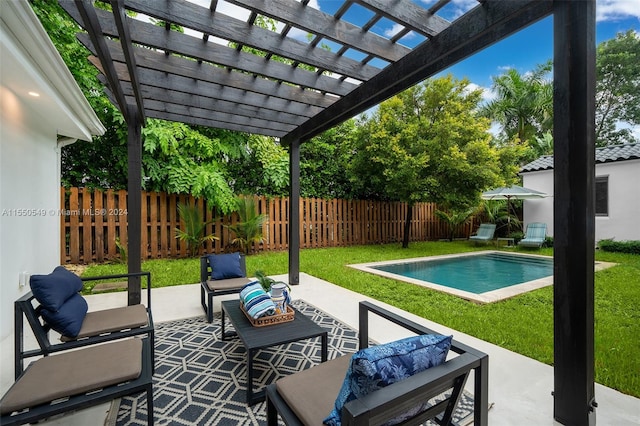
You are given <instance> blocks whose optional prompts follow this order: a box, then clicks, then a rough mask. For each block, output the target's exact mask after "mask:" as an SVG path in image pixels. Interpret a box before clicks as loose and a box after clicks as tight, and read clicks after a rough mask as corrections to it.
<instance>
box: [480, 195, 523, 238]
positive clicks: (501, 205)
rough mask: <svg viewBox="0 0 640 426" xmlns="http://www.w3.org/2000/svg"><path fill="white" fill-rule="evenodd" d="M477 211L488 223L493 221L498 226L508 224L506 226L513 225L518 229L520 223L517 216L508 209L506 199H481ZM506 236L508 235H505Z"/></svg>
mask: <svg viewBox="0 0 640 426" xmlns="http://www.w3.org/2000/svg"><path fill="white" fill-rule="evenodd" d="M478 211H479V212H480V213H481V214H482V215H483V216H484V218H485V219H483V220H486V221H488V222H490V223H495V224H496V225H498V226H499V227H503V226H505V225H506V224H509V226H508V228H511V227H512V226H515V228H516V229H520V227H521V223H520V219H518V216H517V215H515V214H513V213H512V212H511V211H509V204H508V203H507V201H506V200H482V203H481V204H480V207H479V208H478ZM507 236H508V235H507Z"/></svg>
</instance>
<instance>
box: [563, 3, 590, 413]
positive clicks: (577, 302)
mask: <svg viewBox="0 0 640 426" xmlns="http://www.w3.org/2000/svg"><path fill="white" fill-rule="evenodd" d="M595 80H596V79H595V0H582V1H567V0H555V1H554V101H553V113H554V123H553V124H554V130H553V136H554V197H555V199H554V418H555V420H556V421H558V422H559V423H562V424H565V425H594V424H595V421H596V414H595V407H596V404H595V401H594V394H595V390H594V368H595V366H594V253H595V201H594V199H595V187H594V181H595V176H594V174H595Z"/></svg>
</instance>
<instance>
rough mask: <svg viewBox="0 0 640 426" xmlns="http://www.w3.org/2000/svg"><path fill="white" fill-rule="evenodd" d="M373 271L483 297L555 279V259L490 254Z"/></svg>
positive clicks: (381, 266)
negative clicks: (516, 286) (499, 290)
mask: <svg viewBox="0 0 640 426" xmlns="http://www.w3.org/2000/svg"><path fill="white" fill-rule="evenodd" d="M372 268H373V269H377V270H380V271H385V272H389V273H392V274H396V275H401V276H404V277H409V278H414V279H418V280H422V281H427V282H430V283H435V284H440V285H444V286H447V287H451V288H456V289H458V290H464V291H468V292H470V293H475V294H481V293H485V292H487V291H492V290H497V289H500V288H504V287H509V286H512V285H516V284H521V283H524V282H527V281H533V280H537V279H539V278H544V277H548V276H550V275H553V259H551V258H549V259H545V258H539V257H532V256H518V255H512V254H508V253H487V254H481V255H475V256H460V257H456V258H447V259H437V260H422V261H416V262H409V263H397V264H393V265H379V266H372Z"/></svg>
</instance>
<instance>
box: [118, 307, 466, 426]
mask: <svg viewBox="0 0 640 426" xmlns="http://www.w3.org/2000/svg"><path fill="white" fill-rule="evenodd" d="M292 304H293V305H294V306H295V307H296V308H297V309H298V310H299V311H300V312H301V313H303V314H304V315H306V316H308V317H309V318H311V319H312V320H313V321H314V322H315V323H317V324H319V325H320V326H322V327H324V328H327V329H328V330H329V342H328V343H329V344H328V359H333V358H336V357H338V356H340V355H344V354H346V353H353V352H355V351H357V348H358V334H357V332H356V331H355V330H353V329H352V328H350V327H349V326H347V325H346V324H344V323H342V322H340V321H338V320H337V319H335V318H333V317H331V316H330V315H328V314H327V313H325V312H323V311H321V310H320V309H318V308H316V307H315V306H313V305H311V304H309V303H307V302H304V301H302V300H296V301H293V302H292ZM229 327H231V326H230V325H229ZM155 333H156V334H155V340H156V353H155V356H156V371H155V375H154V377H153V400H154V417H155V424H156V425H158V426H165V425H169V426H196V425H197V426H209V425H222V426H226V425H229V426H232V425H233V426H235V425H265V424H266V415H265V403H264V402H260V403H258V404H255V405H253V406H248V405H247V404H246V403H245V394H246V392H245V389H246V377H247V370H246V357H245V350H244V347H243V346H242V344H241V342H240V340H239V339H237V338H232V339H230V340H227V341H222V340H221V339H220V314H219V313H218V314H217V315H216V316H214V319H213V322H212V323H211V324H209V323H207V321H206V319H205V318H204V316H203V317H198V318H190V319H186V320H178V321H172V322H167V323H161V324H157V325H156V332H155ZM318 362H320V338H315V339H307V340H303V341H299V342H294V343H289V344H286V345H281V346H276V347H274V348H270V349H266V350H262V351H260V352H258V355H257V356H256V358H255V360H254V371H255V373H254V389H259V387H260V386H263V385H264V384H267V383H273V382H274V381H275V380H277V379H279V378H280V377H283V376H285V375H288V374H291V373H294V372H296V371H300V370H303V369H305V368H309V367H311V366H313V365H315V364H317V363H318ZM472 414H473V398H472V397H471V396H470V395H468V394H466V393H465V394H464V395H463V397H462V400H461V403H460V404H459V406H458V411H457V412H456V415H455V416H454V419H455V420H456V421H462V420H463V419H467V418H469V415H471V419H473V416H472ZM146 416H147V409H146V402H145V396H144V394H141V395H139V396H136V397H125V398H122V399H120V400H116V401H114V402H113V403H112V406H111V410H110V412H109V416H108V418H107V422H106V425H107V426H128V425H141V426H143V425H146V424H147V420H146ZM463 424H467V423H466V422H463Z"/></svg>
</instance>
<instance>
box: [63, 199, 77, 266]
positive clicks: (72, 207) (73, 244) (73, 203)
mask: <svg viewBox="0 0 640 426" xmlns="http://www.w3.org/2000/svg"><path fill="white" fill-rule="evenodd" d="M78 208H79V205H78V188H71V193H70V194H69V208H68V210H66V211H68V212H69V214H66V216H67V217H68V218H69V220H68V223H69V258H70V261H71V263H80V226H79V219H78V215H77V214H72V213H73V212H75V211H77V210H78Z"/></svg>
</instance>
